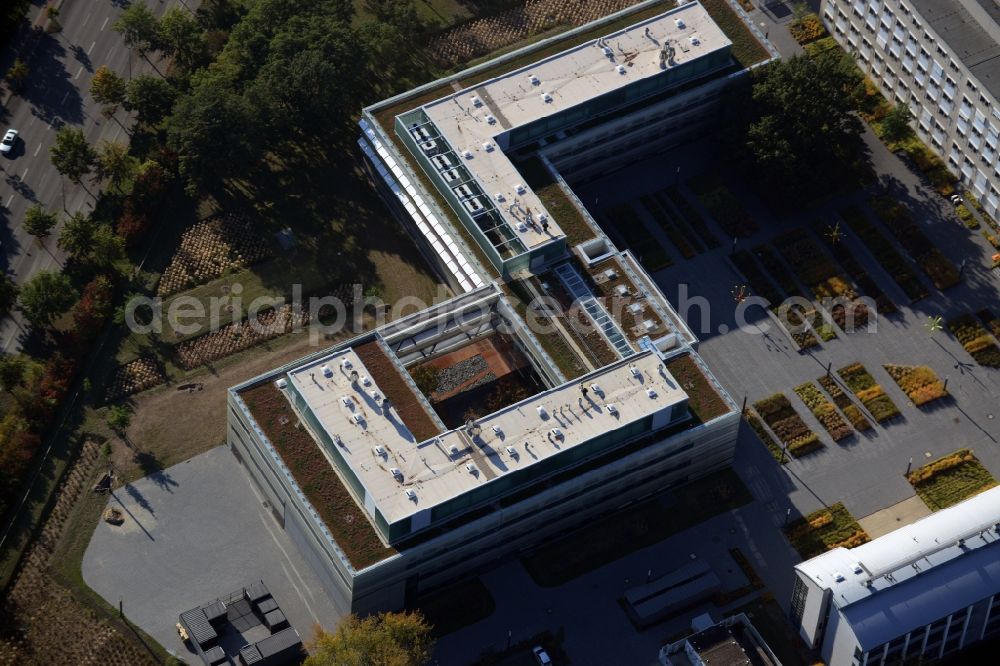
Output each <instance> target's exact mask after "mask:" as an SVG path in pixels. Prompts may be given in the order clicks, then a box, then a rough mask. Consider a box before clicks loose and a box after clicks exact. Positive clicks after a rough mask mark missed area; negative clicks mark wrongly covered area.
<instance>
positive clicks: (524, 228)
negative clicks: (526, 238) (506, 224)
mask: <svg viewBox="0 0 1000 666" xmlns="http://www.w3.org/2000/svg"><path fill="white" fill-rule="evenodd" d="M517 230H518V231H520V232H521V233H522V234H523V233H527V231H528V225H527V224H525V223H524V222H518V223H517Z"/></svg>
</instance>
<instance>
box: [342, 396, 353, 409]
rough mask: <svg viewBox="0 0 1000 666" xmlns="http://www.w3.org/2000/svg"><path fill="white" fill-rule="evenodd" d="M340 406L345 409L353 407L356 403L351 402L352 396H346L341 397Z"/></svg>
mask: <svg viewBox="0 0 1000 666" xmlns="http://www.w3.org/2000/svg"><path fill="white" fill-rule="evenodd" d="M340 404H342V405H343V406H344V407H352V406H353V405H354V401H353V400H351V396H349V395H345V396H341V398H340Z"/></svg>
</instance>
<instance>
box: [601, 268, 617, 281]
mask: <svg viewBox="0 0 1000 666" xmlns="http://www.w3.org/2000/svg"><path fill="white" fill-rule="evenodd" d="M616 277H618V272H617V271H616V270H615V269H613V268H608V269H605V271H604V279H605V280H614V279H615V278H616Z"/></svg>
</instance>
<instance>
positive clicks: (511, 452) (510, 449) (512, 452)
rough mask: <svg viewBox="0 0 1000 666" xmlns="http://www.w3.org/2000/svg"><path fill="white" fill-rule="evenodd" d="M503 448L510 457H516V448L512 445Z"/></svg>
mask: <svg viewBox="0 0 1000 666" xmlns="http://www.w3.org/2000/svg"><path fill="white" fill-rule="evenodd" d="M504 450H505V451H507V455H509V456H510V457H511V458H516V457H517V449H515V448H514V447H513V446H508V447H507V448H506V449H504Z"/></svg>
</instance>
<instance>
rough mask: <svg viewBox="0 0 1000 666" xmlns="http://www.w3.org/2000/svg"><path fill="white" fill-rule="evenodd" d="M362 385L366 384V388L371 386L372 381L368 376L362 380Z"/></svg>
mask: <svg viewBox="0 0 1000 666" xmlns="http://www.w3.org/2000/svg"><path fill="white" fill-rule="evenodd" d="M361 383H362V384H364V385H365V386H371V385H372V380H371V379H370V378H369V377H368V375H365V376H364V377H362V378H361Z"/></svg>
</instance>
